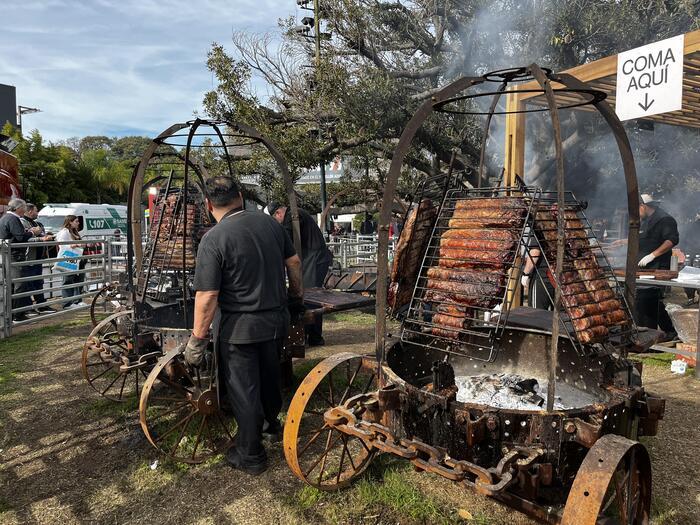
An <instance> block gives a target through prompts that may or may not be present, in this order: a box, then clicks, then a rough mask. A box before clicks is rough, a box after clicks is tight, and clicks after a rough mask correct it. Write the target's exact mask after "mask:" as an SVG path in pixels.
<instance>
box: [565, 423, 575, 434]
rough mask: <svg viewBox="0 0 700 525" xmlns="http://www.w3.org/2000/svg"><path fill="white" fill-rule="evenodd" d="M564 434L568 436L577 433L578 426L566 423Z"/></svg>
mask: <svg viewBox="0 0 700 525" xmlns="http://www.w3.org/2000/svg"><path fill="white" fill-rule="evenodd" d="M564 432H566V433H567V434H573V433H574V432H576V424H575V423H574V422H573V421H567V422H566V423H564Z"/></svg>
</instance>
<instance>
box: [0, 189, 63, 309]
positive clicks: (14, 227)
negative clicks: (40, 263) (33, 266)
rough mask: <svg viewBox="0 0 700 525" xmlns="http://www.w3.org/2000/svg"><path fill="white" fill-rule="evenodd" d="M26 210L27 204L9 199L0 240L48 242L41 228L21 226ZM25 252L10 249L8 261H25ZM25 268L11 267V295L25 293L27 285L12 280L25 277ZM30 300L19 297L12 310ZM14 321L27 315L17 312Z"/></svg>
mask: <svg viewBox="0 0 700 525" xmlns="http://www.w3.org/2000/svg"><path fill="white" fill-rule="evenodd" d="M26 210H27V203H26V202H24V201H23V200H22V199H10V202H8V203H7V212H5V214H4V215H3V216H2V217H1V218H0V240H3V241H5V242H7V243H10V244H11V243H15V242H19V243H21V242H30V241H32V240H36V241H49V240H52V237H41V232H42V230H41V228H39V227H34V228H29V229H26V228H25V227H24V225H23V224H22V217H24V213H25V212H26ZM26 255H27V250H26V248H23V249H18V248H15V249H12V247H10V260H11V261H12V262H22V261H25V260H26ZM24 268H26V267H25V266H13V267H12V275H11V279H12V281H13V282H12V293H13V294H15V293H22V292H27V291H29V290H30V289H29V288H28V286H27V285H28V283H26V282H21V283H17V284H15V282H14V280H15V279H19V278H20V277H25V276H26V272H25V270H24ZM30 304H31V300H30V299H29V297H21V298H19V299H13V300H12V309H13V310H14V309H16V308H22V307H25V306H29V305H30ZM12 318H13V320H14V321H25V320H26V319H27V314H26V313H25V312H19V313H16V314H14V315H13V316H12Z"/></svg>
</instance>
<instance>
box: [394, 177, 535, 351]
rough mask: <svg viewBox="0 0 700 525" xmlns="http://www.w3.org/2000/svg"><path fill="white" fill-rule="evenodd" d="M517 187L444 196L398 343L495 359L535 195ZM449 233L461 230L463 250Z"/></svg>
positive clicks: (462, 190) (451, 192)
mask: <svg viewBox="0 0 700 525" xmlns="http://www.w3.org/2000/svg"><path fill="white" fill-rule="evenodd" d="M523 189H524V188H515V187H503V188H470V189H465V188H453V189H450V190H448V191H447V192H446V193H445V197H444V198H443V201H442V204H441V206H440V209H439V212H438V219H437V221H436V223H435V227H434V228H433V233H432V235H431V238H430V244H429V246H428V249H427V251H426V254H425V256H424V258H423V263H422V265H421V270H420V274H419V277H418V279H417V281H416V285H415V289H414V292H413V298H412V300H411V304H410V307H409V310H408V313H407V316H406V319H405V320H404V322H403V325H402V330H401V338H402V340H403V341H406V342H410V343H412V344H417V345H420V346H424V347H427V348H433V349H437V350H441V351H446V352H449V353H454V354H459V355H465V356H468V357H470V358H472V359H476V360H482V361H493V360H494V359H495V357H496V355H497V351H498V349H497V342H498V340H499V339H500V337H501V336H502V334H503V331H504V329H505V326H506V324H507V321H508V314H509V311H510V308H511V304H512V301H513V297H514V295H515V291H516V287H517V283H518V282H519V280H520V272H521V264H520V258H521V251H522V250H521V244H522V239H523V237H524V235H525V231H526V227H527V225H528V224H530V223H531V221H532V216H533V210H536V209H537V203H538V200H539V191H538V190H535V189H531V190H530V189H528V190H527V191H526V192H525V193H523ZM481 207H483V208H484V210H485V211H484V212H483V213H482V214H481V216H479V218H478V219H476V218H474V219H460V218H459V216H460V215H462V216H464V214H462V213H460V212H458V213H457V214H456V215H457V216H456V217H455V210H458V209H459V210H472V209H475V208H481ZM452 219H455V221H454V222H453V226H452V227H450V221H451V220H452ZM449 230H460V231H462V232H463V234H464V235H467V236H468V237H469V239H470V240H469V241H468V242H467V243H465V244H464V246H466V247H464V248H460V247H459V244H460V243H459V242H457V243H455V244H454V245H456V246H457V247H456V248H450V244H451V243H450V240H449V239H450V235H449V234H448V235H445V233H446V232H447V231H449ZM455 240H457V241H459V238H455ZM443 270H445V272H444V273H441V272H442V271H443ZM498 305H500V307H498ZM436 316H440V318H439V321H440V322H436ZM445 323H449V326H446V324H445Z"/></svg>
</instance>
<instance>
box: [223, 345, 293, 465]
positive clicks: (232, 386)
mask: <svg viewBox="0 0 700 525" xmlns="http://www.w3.org/2000/svg"><path fill="white" fill-rule="evenodd" d="M283 343H284V340H283V339H273V340H271V341H263V342H261V343H250V344H236V343H227V342H225V341H221V340H219V345H218V346H219V372H220V374H221V379H222V380H223V381H224V382H225V388H226V395H227V396H228V399H229V402H230V403H231V408H232V410H233V415H234V417H235V418H236V423H237V424H238V433H237V434H236V449H237V450H238V453H239V454H240V457H241V459H242V460H243V462H244V463H249V464H256V463H260V462H261V461H264V460H265V459H266V458H267V454H266V452H265V447H264V446H263V444H262V427H263V421H265V420H267V421H274V420H276V419H277V416H278V415H279V412H280V409H281V408H282V392H281V388H280V352H281V350H282V345H283Z"/></svg>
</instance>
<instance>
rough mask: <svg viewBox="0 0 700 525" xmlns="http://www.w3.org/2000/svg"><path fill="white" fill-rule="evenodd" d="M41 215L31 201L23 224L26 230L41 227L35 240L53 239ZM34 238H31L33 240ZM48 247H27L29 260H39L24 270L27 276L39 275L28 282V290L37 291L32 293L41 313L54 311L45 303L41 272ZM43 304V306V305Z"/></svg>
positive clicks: (23, 218) (37, 308)
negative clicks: (40, 219)
mask: <svg viewBox="0 0 700 525" xmlns="http://www.w3.org/2000/svg"><path fill="white" fill-rule="evenodd" d="M38 216H39V209H38V208H37V207H36V206H35V205H34V204H31V203H27V211H26V212H25V213H24V216H23V217H22V219H21V220H22V224H23V225H24V227H25V229H26V230H31V229H32V228H37V227H38V228H40V233H39V237H34V238H33V240H38V239H40V238H43V239H49V240H53V236H52V235H46V231H45V230H44V225H43V224H41V223H40V222H39V221H37V220H36V219H37V217H38ZM31 240H32V239H30V242H31ZM48 256H49V255H48V249H47V247H46V246H37V247H36V248H27V256H26V257H27V258H26V260H27V261H37V264H33V265H31V266H25V267H24V271H25V273H26V275H27V276H36V277H39V278H38V279H37V280H35V281H29V282H28V283H26V284H27V290H31V291H33V292H35V293H34V294H32V299H34V306H35V307H36V311H37V312H39V313H42V312H53V308H50V307H48V306H46V305H45V304H44V303H45V302H46V296H45V295H44V292H43V289H44V279H43V278H41V277H40V276H41V274H42V271H43V266H42V264H41V261H42V260H43V259H46V258H47V257H48ZM42 305H43V306H42Z"/></svg>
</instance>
